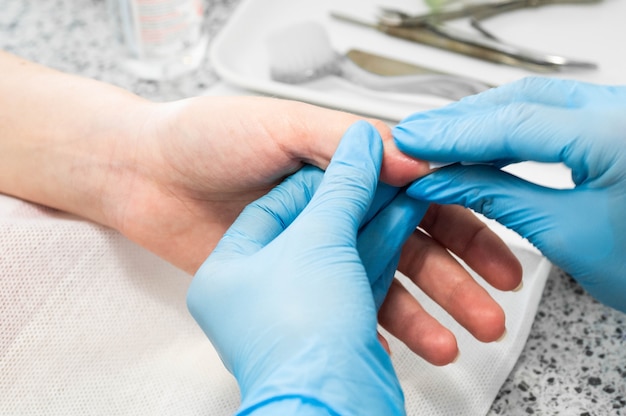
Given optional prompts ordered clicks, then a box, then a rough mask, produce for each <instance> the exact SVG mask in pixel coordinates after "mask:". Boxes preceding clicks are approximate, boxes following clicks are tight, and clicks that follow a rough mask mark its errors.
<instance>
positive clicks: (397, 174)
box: [380, 138, 432, 186]
mask: <svg viewBox="0 0 626 416" xmlns="http://www.w3.org/2000/svg"><path fill="white" fill-rule="evenodd" d="M383 148H384V152H383V163H382V168H381V171H380V177H381V180H383V181H384V182H385V183H388V184H389V185H392V186H404V185H406V184H408V183H410V182H412V181H414V180H416V179H418V178H421V177H422V176H424V175H427V174H428V173H430V172H431V171H432V170H431V169H430V163H429V162H426V161H424V160H420V159H415V158H412V157H410V156H408V155H406V154H404V153H402V152H401V151H400V149H398V147H397V146H396V144H395V142H394V141H393V139H392V138H389V139H387V140H384V141H383Z"/></svg>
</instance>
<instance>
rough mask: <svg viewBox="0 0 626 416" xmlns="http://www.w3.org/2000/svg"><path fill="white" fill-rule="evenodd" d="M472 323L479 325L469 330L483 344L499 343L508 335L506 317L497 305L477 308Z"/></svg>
mask: <svg viewBox="0 0 626 416" xmlns="http://www.w3.org/2000/svg"><path fill="white" fill-rule="evenodd" d="M472 322H474V323H477V325H475V326H474V327H472V328H469V331H470V333H471V334H472V335H473V336H474V338H476V339H477V340H479V341H481V342H495V341H498V340H499V339H500V338H501V337H502V336H503V334H505V333H506V316H505V314H504V310H503V309H502V308H501V307H500V305H498V304H497V303H495V302H494V303H493V304H490V305H486V306H485V307H483V308H480V309H479V308H476V310H475V311H474V313H473V320H472Z"/></svg>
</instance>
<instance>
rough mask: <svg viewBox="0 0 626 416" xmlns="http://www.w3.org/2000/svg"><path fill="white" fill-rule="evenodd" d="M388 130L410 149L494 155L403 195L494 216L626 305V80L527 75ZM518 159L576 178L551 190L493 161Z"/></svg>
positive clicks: (450, 157) (474, 158)
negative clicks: (606, 82)
mask: <svg viewBox="0 0 626 416" xmlns="http://www.w3.org/2000/svg"><path fill="white" fill-rule="evenodd" d="M393 134H394V138H395V140H396V144H397V145H398V147H399V148H400V150H402V151H403V152H405V153H407V154H409V155H411V156H413V157H420V158H424V159H427V160H433V161H439V162H455V161H465V162H492V165H490V166H488V165H474V166H467V165H459V164H456V165H451V166H448V167H445V168H442V169H440V170H437V171H435V172H434V173H432V174H430V175H428V176H427V177H425V178H423V179H420V180H418V181H417V182H416V183H414V184H413V185H411V186H410V188H409V189H408V193H409V195H411V196H412V197H414V198H418V199H423V200H428V201H436V202H439V203H445V204H461V205H464V206H466V207H470V208H472V209H474V210H475V211H477V212H480V213H482V214H484V215H485V216H487V217H489V218H493V219H496V220H497V221H499V222H500V223H502V224H504V225H506V226H508V227H509V228H512V229H513V230H515V231H517V232H518V233H519V234H521V235H522V236H524V237H526V238H528V240H530V241H531V242H532V243H533V244H534V245H535V246H536V247H537V248H538V249H539V250H541V251H542V252H543V254H544V255H546V256H547V257H548V258H549V259H550V260H551V261H552V262H553V263H554V264H556V265H557V266H559V267H561V268H562V269H563V270H565V271H566V272H567V273H569V274H570V275H571V276H573V277H574V278H575V279H577V280H578V282H579V283H580V284H581V285H582V286H583V287H585V288H586V289H587V290H588V291H589V293H590V294H591V295H593V296H595V297H596V298H597V299H598V300H600V301H601V302H603V303H605V304H607V305H609V306H612V307H614V308H616V309H619V310H621V311H626V87H624V86H600V85H592V84H585V83H580V82H575V81H565V80H555V79H541V78H529V79H525V80H522V81H519V82H515V83H512V84H509V85H505V86H502V87H500V88H496V89H494V90H490V91H487V92H485V93H482V94H479V95H476V96H472V97H468V98H467V99H463V100H461V101H459V102H457V103H454V104H452V105H450V106H447V107H444V108H442V109H438V110H434V111H430V112H425V113H421V114H415V115H412V116H410V117H409V118H407V119H406V120H404V121H403V122H402V123H400V124H399V125H398V126H397V127H396V128H395V129H394V131H393ZM515 160H520V161H521V160H534V161H539V162H563V163H564V164H565V165H567V166H568V167H570V168H571V170H572V179H573V181H574V183H575V185H576V186H575V188H574V189H568V190H554V189H548V188H545V187H541V186H538V185H535V184H532V183H528V182H526V181H524V180H521V179H519V178H517V177H515V176H512V175H510V174H507V173H505V172H502V171H501V170H499V169H498V168H497V167H496V166H500V165H505V164H506V163H507V162H509V161H515ZM494 165H495V166H494Z"/></svg>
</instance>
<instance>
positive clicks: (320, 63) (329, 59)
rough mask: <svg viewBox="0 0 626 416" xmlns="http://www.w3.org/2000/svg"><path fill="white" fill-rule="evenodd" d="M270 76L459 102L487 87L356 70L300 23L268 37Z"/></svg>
mask: <svg viewBox="0 0 626 416" xmlns="http://www.w3.org/2000/svg"><path fill="white" fill-rule="evenodd" d="M266 40H267V48H268V52H269V60H270V76H271V77H272V79H273V80H275V81H279V82H284V83H288V84H301V83H306V82H309V81H314V80H316V79H320V78H323V77H327V76H337V77H340V78H343V79H345V80H347V81H349V82H351V83H352V84H355V85H358V86H361V87H365V88H368V89H370V90H375V91H385V92H393V93H402V94H426V95H433V96H437V97H443V98H446V99H450V100H458V99H460V98H462V97H465V96H467V95H472V94H476V93H478V92H481V91H484V90H486V89H488V88H490V86H489V85H487V84H485V83H482V82H480V81H476V80H472V79H467V78H464V77H460V76H456V75H451V74H445V73H440V72H438V71H428V70H426V69H423V70H424V71H425V73H421V74H413V75H394V76H384V75H378V74H375V73H372V72H369V71H366V70H365V69H363V68H361V67H359V66H358V65H357V64H356V63H354V62H353V61H352V60H351V59H349V58H348V57H347V56H346V55H342V54H340V53H338V52H336V51H335V50H334V49H333V47H332V45H331V42H330V39H329V37H328V34H327V33H326V31H325V30H324V28H323V27H322V26H321V25H320V24H318V23H315V22H302V23H299V24H296V25H293V26H289V27H286V28H284V29H283V30H280V31H277V32H275V33H272V34H271V35H270V36H268V38H267V39H266Z"/></svg>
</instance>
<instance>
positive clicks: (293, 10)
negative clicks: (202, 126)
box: [211, 0, 626, 121]
mask: <svg viewBox="0 0 626 416" xmlns="http://www.w3.org/2000/svg"><path fill="white" fill-rule="evenodd" d="M421 3H422V2H420V1H416V0H385V1H381V0H315V1H311V0H308V1H305V0H243V1H242V3H241V4H240V5H239V6H238V8H237V10H236V11H235V13H234V14H233V15H232V17H231V19H230V20H229V21H228V23H227V24H226V26H225V27H224V28H223V30H222V31H221V32H220V33H219V35H218V36H217V37H216V38H215V39H214V42H213V44H212V47H211V59H212V64H213V65H214V67H215V70H216V71H217V73H218V74H219V75H220V77H221V78H222V79H224V80H225V81H227V82H229V83H232V84H234V85H236V86H239V87H242V88H246V89H250V90H254V91H257V92H261V93H264V94H270V95H275V96H281V97H286V98H291V99H296V100H301V101H307V102H311V103H315V104H319V105H323V106H327V107H332V108H339V109H343V110H348V111H352V112H356V113H360V114H365V115H370V116H374V117H379V118H383V119H387V120H390V121H398V120H400V119H402V118H404V117H405V116H407V115H408V114H411V113H413V112H415V111H420V110H424V109H428V108H433V107H438V106H441V105H443V104H445V103H447V101H446V100H443V99H439V98H436V97H432V96H417V95H414V96H409V97H406V96H405V97H401V96H400V95H399V94H385V93H376V92H372V91H367V90H364V89H361V88H359V87H354V86H351V85H349V84H347V83H346V82H344V81H342V80H339V79H337V78H334V77H329V78H327V79H324V80H321V81H318V82H315V83H312V84H308V85H288V84H283V83H279V82H275V81H272V80H271V78H270V76H269V64H268V58H267V52H266V44H265V42H266V41H265V40H266V37H267V36H268V35H269V34H270V33H273V32H275V31H277V30H280V29H281V28H283V27H286V26H288V25H290V24H293V23H297V22H299V21H304V20H314V21H316V22H318V23H320V24H322V25H323V26H324V27H325V28H326V29H327V30H328V33H329V35H330V38H331V41H332V43H333V46H334V48H335V49H336V50H337V51H339V52H345V51H347V50H348V49H350V48H352V47H356V48H360V49H364V50H367V51H371V52H374V53H379V54H381V55H386V56H390V57H394V58H396V59H401V60H404V61H407V62H411V63H414V64H418V65H424V66H429V67H435V68H438V69H440V70H443V71H446V72H451V73H459V74H462V75H465V76H469V77H473V78H476V79H480V80H483V81H486V82H488V83H491V84H494V85H498V84H501V83H505V82H510V81H513V80H516V79H519V78H522V77H525V76H528V75H534V74H533V73H531V72H529V71H525V70H521V69H518V68H511V67H507V66H503V65H497V64H492V63H488V62H483V61H480V60H477V59H473V58H469V57H464V56H461V55H458V54H454V53H450V52H447V51H442V50H438V49H435V48H431V47H428V46H423V45H419V44H416V43H412V42H407V41H403V40H400V39H396V38H392V37H389V36H386V35H384V34H381V33H378V32H376V31H375V30H372V29H368V28H363V27H359V26H356V25H352V24H349V23H345V22H341V21H337V20H335V19H332V18H331V17H330V16H329V13H328V12H329V11H330V10H336V11H343V12H348V13H351V14H356V15H359V16H363V17H365V18H369V19H371V20H373V19H374V17H375V15H376V10H377V7H378V5H381V4H384V5H385V6H387V7H397V8H399V9H402V10H407V11H410V12H417V11H425V10H426V9H425V7H424V6H422V7H419V6H420V4H421ZM624 16H626V2H625V1H622V0H604V1H603V2H602V3H599V4H593V5H559V6H545V7H542V8H538V9H532V10H524V11H517V12H513V13H509V14H506V15H502V16H499V17H496V18H493V19H491V20H488V21H486V22H485V26H486V27H487V28H489V29H491V30H492V31H493V32H494V33H496V34H497V35H499V36H500V37H502V38H504V39H506V40H507V41H509V42H511V43H514V44H518V45H522V46H524V47H528V48H532V49H536V50H539V51H544V52H549V53H554V54H560V55H564V56H567V57H572V58H578V59H584V60H589V61H593V62H596V63H598V64H599V65H600V67H599V69H598V70H595V71H578V72H562V73H559V74H555V75H551V76H559V77H565V78H574V79H579V80H583V81H590V82H597V83H608V84H619V83H626V54H625V53H624V52H623V51H624V48H623V40H624V39H626V25H624V24H623V18H624Z"/></svg>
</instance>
